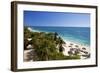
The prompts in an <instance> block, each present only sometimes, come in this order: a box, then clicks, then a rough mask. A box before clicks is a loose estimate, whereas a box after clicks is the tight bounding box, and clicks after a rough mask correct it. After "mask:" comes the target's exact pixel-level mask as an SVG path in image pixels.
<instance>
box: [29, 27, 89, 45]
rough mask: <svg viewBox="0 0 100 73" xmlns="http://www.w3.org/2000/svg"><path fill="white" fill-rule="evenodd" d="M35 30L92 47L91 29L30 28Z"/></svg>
mask: <svg viewBox="0 0 100 73" xmlns="http://www.w3.org/2000/svg"><path fill="white" fill-rule="evenodd" d="M29 27H30V28H32V29H33V30H38V31H41V32H57V33H58V35H59V36H61V37H62V38H63V39H64V40H67V41H71V42H75V43H79V44H81V45H86V46H90V28H89V27H47V26H29Z"/></svg>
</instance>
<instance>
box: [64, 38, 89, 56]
mask: <svg viewBox="0 0 100 73" xmlns="http://www.w3.org/2000/svg"><path fill="white" fill-rule="evenodd" d="M64 42H65V43H66V44H63V47H64V51H63V54H64V55H67V56H68V55H69V54H68V51H69V50H70V48H77V47H76V45H77V46H78V49H79V50H81V51H85V52H88V53H90V47H89V46H84V45H80V44H76V43H75V42H70V41H66V40H64ZM69 46H71V47H69ZM83 47H84V48H86V49H82V48H83ZM80 55H85V53H83V52H80Z"/></svg>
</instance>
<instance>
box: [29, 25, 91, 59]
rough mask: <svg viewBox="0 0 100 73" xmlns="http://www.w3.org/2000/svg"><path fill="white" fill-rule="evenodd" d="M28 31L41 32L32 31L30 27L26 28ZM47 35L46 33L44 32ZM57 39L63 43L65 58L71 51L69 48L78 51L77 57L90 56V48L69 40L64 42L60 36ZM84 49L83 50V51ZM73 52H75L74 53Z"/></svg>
mask: <svg viewBox="0 0 100 73" xmlns="http://www.w3.org/2000/svg"><path fill="white" fill-rule="evenodd" d="M28 30H29V31H31V32H39V33H40V32H41V31H38V30H35V29H32V28H30V27H28ZM46 33H47V32H46ZM58 36H59V37H61V38H62V40H63V41H64V42H65V44H62V46H63V47H64V51H63V54H64V55H66V56H69V54H68V51H70V50H71V48H73V49H74V50H75V49H78V50H80V53H79V55H86V54H85V53H88V54H90V46H87V45H82V44H80V43H75V42H72V41H70V40H66V39H64V38H63V37H62V36H60V35H58ZM83 48H84V49H83ZM74 52H75V51H74ZM81 59H84V57H81Z"/></svg>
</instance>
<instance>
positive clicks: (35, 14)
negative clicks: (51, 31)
mask: <svg viewBox="0 0 100 73" xmlns="http://www.w3.org/2000/svg"><path fill="white" fill-rule="evenodd" d="M24 26H58V27H90V14H89V13H71V12H69V13H68V12H44V11H24Z"/></svg>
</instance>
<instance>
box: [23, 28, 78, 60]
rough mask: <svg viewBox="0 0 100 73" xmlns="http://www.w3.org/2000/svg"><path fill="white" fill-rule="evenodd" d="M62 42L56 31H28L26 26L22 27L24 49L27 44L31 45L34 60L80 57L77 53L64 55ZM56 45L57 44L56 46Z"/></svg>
mask: <svg viewBox="0 0 100 73" xmlns="http://www.w3.org/2000/svg"><path fill="white" fill-rule="evenodd" d="M27 38H32V40H31V41H28V40H27ZM64 43H65V42H64V41H63V40H62V39H61V37H59V36H58V34H57V33H56V32H55V33H45V32H30V31H29V30H28V29H27V27H25V28H24V50H27V46H28V44H31V45H32V46H33V48H32V49H34V51H35V52H34V53H35V55H34V56H33V60H34V61H46V60H64V59H80V56H79V55H74V56H65V55H64V54H63V51H64V48H63V47H62V44H64ZM57 45H59V47H58V48H57Z"/></svg>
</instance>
